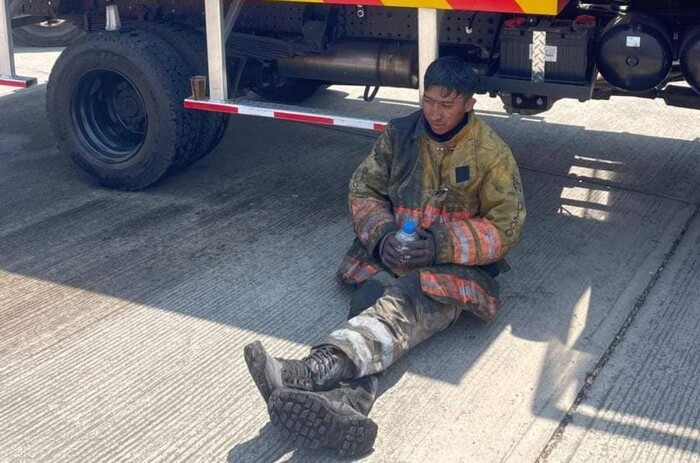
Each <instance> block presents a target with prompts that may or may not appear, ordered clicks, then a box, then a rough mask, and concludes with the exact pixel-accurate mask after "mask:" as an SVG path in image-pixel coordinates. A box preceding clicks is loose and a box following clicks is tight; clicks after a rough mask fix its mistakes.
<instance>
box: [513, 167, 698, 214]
mask: <svg viewBox="0 0 700 463" xmlns="http://www.w3.org/2000/svg"><path fill="white" fill-rule="evenodd" d="M518 168H519V169H520V170H524V171H527V172H535V173H539V174H545V175H550V176H552V177H559V178H568V179H570V180H577V181H579V182H581V183H587V184H590V185H597V186H602V187H607V188H611V189H616V190H620V191H626V192H629V193H639V194H642V195H645V196H651V197H653V198H659V199H667V200H670V201H676V202H679V203H682V204H687V205H689V206H700V204H698V203H696V202H694V201H692V200H690V199H686V198H681V197H679V196H672V195H665V194H663V193H655V192H653V191H645V190H641V189H639V188H632V187H628V186H624V185H622V184H620V183H615V182H609V181H605V180H600V179H592V178H590V177H579V176H578V175H575V174H562V173H559V172H554V171H551V170H547V169H540V168H535V167H529V166H526V165H522V164H519V165H518Z"/></svg>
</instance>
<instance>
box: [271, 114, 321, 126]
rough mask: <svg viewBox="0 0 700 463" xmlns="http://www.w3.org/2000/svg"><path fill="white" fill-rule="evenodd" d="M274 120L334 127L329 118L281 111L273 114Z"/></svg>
mask: <svg viewBox="0 0 700 463" xmlns="http://www.w3.org/2000/svg"><path fill="white" fill-rule="evenodd" d="M274 117H275V119H284V120H285V121H296V122H307V123H311V124H323V125H334V124H335V122H334V121H333V119H332V118H330V117H323V116H310V115H308V114H294V113H287V112H281V111H275V112H274Z"/></svg>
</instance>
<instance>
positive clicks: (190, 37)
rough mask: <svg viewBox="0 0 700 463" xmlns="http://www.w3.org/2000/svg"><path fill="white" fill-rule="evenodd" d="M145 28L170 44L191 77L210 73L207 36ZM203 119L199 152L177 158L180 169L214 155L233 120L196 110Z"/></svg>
mask: <svg viewBox="0 0 700 463" xmlns="http://www.w3.org/2000/svg"><path fill="white" fill-rule="evenodd" d="M143 27H146V28H147V30H149V31H151V32H153V33H154V34H156V35H157V36H158V37H160V38H161V39H163V40H164V41H165V42H167V43H168V45H170V46H171V47H172V48H173V49H174V50H175V51H176V52H177V53H178V55H180V57H181V58H182V60H183V61H184V62H185V65H186V66H187V69H188V73H189V75H206V74H207V49H206V42H205V39H204V36H203V35H202V34H201V33H199V32H197V31H195V30H192V29H190V28H188V27H186V26H182V25H179V24H162V23H144V25H143ZM192 113H193V117H199V118H200V120H201V130H200V133H199V139H198V140H197V145H196V147H195V149H193V150H192V151H190V152H189V153H186V155H185V156H184V157H179V156H178V157H176V158H175V159H174V160H173V164H174V165H175V166H176V167H187V166H189V165H190V164H193V163H195V162H196V161H199V160H200V159H202V158H203V157H204V156H206V155H207V154H209V153H211V152H212V151H213V150H214V148H216V147H217V146H218V145H219V143H220V142H221V140H222V138H223V136H224V133H225V132H226V129H227V128H228V123H229V120H230V117H229V116H228V115H227V114H222V113H214V112H207V111H194V110H192Z"/></svg>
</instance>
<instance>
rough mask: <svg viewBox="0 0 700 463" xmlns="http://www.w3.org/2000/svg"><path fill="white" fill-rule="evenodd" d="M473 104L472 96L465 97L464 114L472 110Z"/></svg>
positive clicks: (474, 101)
mask: <svg viewBox="0 0 700 463" xmlns="http://www.w3.org/2000/svg"><path fill="white" fill-rule="evenodd" d="M475 104H476V100H475V99H474V98H473V97H470V98H467V100H466V101H465V102H464V114H467V113H470V112H472V109H474V105H475Z"/></svg>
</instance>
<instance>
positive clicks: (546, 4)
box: [279, 0, 570, 15]
mask: <svg viewBox="0 0 700 463" xmlns="http://www.w3.org/2000/svg"><path fill="white" fill-rule="evenodd" d="M279 1H284V2H303V3H335V4H340V5H366V6H398V7H406V8H435V9H438V10H469V11H489V12H495V13H524V14H541V15H557V14H559V13H560V12H561V10H562V9H564V7H565V6H566V5H567V4H568V3H569V1H570V0H359V1H358V0H279Z"/></svg>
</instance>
